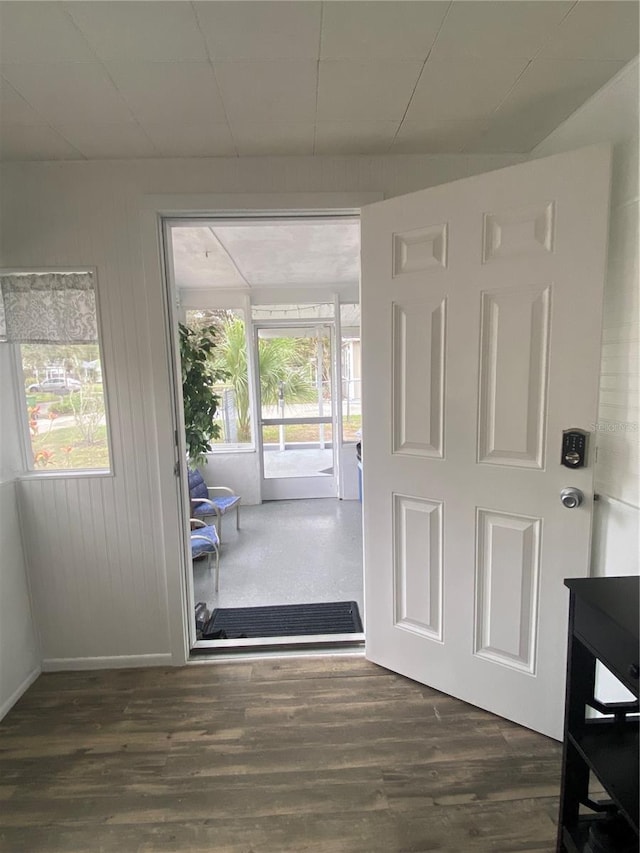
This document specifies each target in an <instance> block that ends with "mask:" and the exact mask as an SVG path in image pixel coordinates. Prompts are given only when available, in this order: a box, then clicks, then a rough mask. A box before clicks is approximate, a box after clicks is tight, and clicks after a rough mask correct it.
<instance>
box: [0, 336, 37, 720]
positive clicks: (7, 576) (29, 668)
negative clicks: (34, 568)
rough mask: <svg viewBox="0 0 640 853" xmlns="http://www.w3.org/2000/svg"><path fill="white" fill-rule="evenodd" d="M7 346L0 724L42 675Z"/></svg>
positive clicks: (3, 349) (1, 405)
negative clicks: (17, 479) (20, 498)
mask: <svg viewBox="0 0 640 853" xmlns="http://www.w3.org/2000/svg"><path fill="white" fill-rule="evenodd" d="M11 367H12V365H11V358H10V347H9V344H6V343H5V344H3V343H0V419H1V420H0V719H2V717H3V716H4V715H5V714H6V713H7V711H8V710H9V709H10V708H11V706H12V705H13V704H14V703H15V702H16V701H17V700H18V699H19V698H20V696H21V695H22V693H24V691H25V690H26V689H27V687H28V686H29V685H30V684H31V683H32V682H33V681H34V680H35V678H37V676H38V674H39V672H40V651H39V648H38V640H37V635H36V631H35V626H34V620H33V617H32V612H31V601H30V597H29V588H28V584H27V572H26V564H25V557H24V551H23V547H22V536H21V532H20V526H19V523H18V511H17V495H16V484H15V477H16V474H17V473H18V472H19V471H20V469H21V467H22V466H21V457H20V445H19V442H18V429H17V419H16V407H15V400H14V395H13V374H12V369H11Z"/></svg>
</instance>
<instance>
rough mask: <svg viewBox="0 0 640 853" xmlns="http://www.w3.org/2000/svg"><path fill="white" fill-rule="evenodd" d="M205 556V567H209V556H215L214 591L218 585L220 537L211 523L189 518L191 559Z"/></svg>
mask: <svg viewBox="0 0 640 853" xmlns="http://www.w3.org/2000/svg"><path fill="white" fill-rule="evenodd" d="M198 557H206V558H207V568H208V569H211V558H212V557H215V559H216V562H215V591H216V592H217V591H218V587H219V585H220V539H219V538H218V532H217V530H216V528H215V526H214V525H213V524H205V523H204V521H200V520H199V519H197V518H192V519H191V559H192V560H196V559H197V558H198Z"/></svg>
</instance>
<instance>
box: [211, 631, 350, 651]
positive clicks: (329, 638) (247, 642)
mask: <svg viewBox="0 0 640 853" xmlns="http://www.w3.org/2000/svg"><path fill="white" fill-rule="evenodd" d="M293 643H295V645H297V646H301V647H304V646H317V645H318V644H319V643H363V644H364V634H363V633H356V632H351V633H348V634H300V635H296V636H288V637H287V636H285V637H242V638H238V639H230V640H198V642H197V643H196V645H195V648H196V649H244V648H246V649H251V648H253V647H255V646H288V645H291V644H293Z"/></svg>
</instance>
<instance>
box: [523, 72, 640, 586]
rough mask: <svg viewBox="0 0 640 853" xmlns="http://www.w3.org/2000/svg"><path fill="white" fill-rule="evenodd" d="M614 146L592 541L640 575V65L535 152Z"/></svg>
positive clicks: (606, 563)
mask: <svg viewBox="0 0 640 853" xmlns="http://www.w3.org/2000/svg"><path fill="white" fill-rule="evenodd" d="M597 142H611V143H612V145H613V175H612V186H611V214H610V228H609V256H608V264H607V277H606V281H605V293H604V321H603V342H602V362H601V381H600V406H599V413H598V423H597V424H596V425H594V427H595V444H596V447H597V461H596V463H595V479H596V490H597V491H598V492H599V493H600V495H601V500H600V502H599V503H597V504H596V509H595V525H594V539H593V565H592V572H593V574H595V575H623V574H624V575H626V574H639V573H640V564H639V560H640V538H639V534H638V527H639V520H640V494H639V488H640V452H639V451H640V427H639V420H640V394H639V387H638V378H639V362H638V339H639V332H640V322H639V321H640V270H639V265H638V240H639V233H638V209H639V201H638V60H637V59H636V60H634V61H633V62H631V63H629V64H628V65H627V66H626V67H625V68H623V69H622V71H621V72H620V73H619V74H618V75H617V76H616V77H614V78H613V80H611V81H610V82H609V83H608V84H607V85H606V86H604V87H603V88H602V89H601V90H600V91H599V92H597V93H596V94H595V95H594V96H593V97H592V98H591V99H590V100H589V101H587V103H586V104H584V105H583V106H582V107H581V108H580V109H579V110H578V111H577V112H576V113H574V115H573V116H571V117H570V118H569V119H568V120H567V121H566V122H564V123H563V124H562V125H561V126H560V127H559V128H557V129H556V130H555V131H554V132H553V133H552V134H551V135H550V136H549V137H547V139H545V140H544V141H543V142H542V143H541V144H540V145H539V146H538V147H537V148H536V149H535V150H534V152H533V156H545V155H547V154H553V153H557V152H560V151H567V150H569V149H571V148H578V147H580V146H583V145H589V144H592V143H597Z"/></svg>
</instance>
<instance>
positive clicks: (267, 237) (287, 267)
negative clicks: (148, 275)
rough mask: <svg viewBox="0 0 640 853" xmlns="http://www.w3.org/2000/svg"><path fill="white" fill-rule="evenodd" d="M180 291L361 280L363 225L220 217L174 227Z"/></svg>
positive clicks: (328, 285)
mask: <svg viewBox="0 0 640 853" xmlns="http://www.w3.org/2000/svg"><path fill="white" fill-rule="evenodd" d="M170 242H171V255H172V259H173V274H174V279H175V283H176V287H177V289H178V290H210V289H212V288H224V289H237V288H241V289H243V290H250V291H255V290H259V289H263V288H289V289H291V288H298V289H300V288H325V289H329V290H333V291H335V292H338V291H340V290H341V289H343V288H344V287H348V286H357V285H358V283H359V280H360V223H359V221H358V219H351V218H324V219H290V220H286V219H285V220H282V219H281V220H274V221H269V222H265V221H259V220H258V221H251V222H250V221H247V220H243V221H238V222H235V223H234V222H226V223H218V222H215V221H212V222H209V223H205V222H201V223H198V224H197V225H195V224H193V223H185V224H184V225H174V226H172V227H171V240H170Z"/></svg>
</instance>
